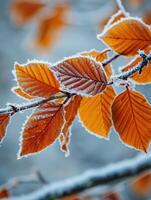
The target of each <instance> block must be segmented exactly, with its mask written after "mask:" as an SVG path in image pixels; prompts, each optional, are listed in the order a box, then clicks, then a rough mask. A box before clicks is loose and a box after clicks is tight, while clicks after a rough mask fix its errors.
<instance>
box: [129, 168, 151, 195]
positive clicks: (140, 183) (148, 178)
mask: <svg viewBox="0 0 151 200" xmlns="http://www.w3.org/2000/svg"><path fill="white" fill-rule="evenodd" d="M131 186H132V189H133V191H134V192H135V193H136V194H137V195H141V196H147V195H149V194H151V190H150V188H151V172H148V173H145V174H143V175H140V176H137V177H136V178H134V179H133V181H132V182H131Z"/></svg>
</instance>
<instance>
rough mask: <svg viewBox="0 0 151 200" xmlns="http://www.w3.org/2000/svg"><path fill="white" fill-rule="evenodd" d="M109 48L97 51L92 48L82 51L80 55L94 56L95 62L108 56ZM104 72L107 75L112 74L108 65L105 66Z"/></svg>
mask: <svg viewBox="0 0 151 200" xmlns="http://www.w3.org/2000/svg"><path fill="white" fill-rule="evenodd" d="M109 51H110V49H105V50H103V51H97V50H95V49H92V50H90V51H86V52H82V53H81V55H82V56H90V57H92V58H95V60H96V61H97V62H102V61H104V60H106V59H107V58H108V52H109ZM105 72H106V74H107V76H108V77H110V76H111V75H112V69H111V66H110V65H107V66H105Z"/></svg>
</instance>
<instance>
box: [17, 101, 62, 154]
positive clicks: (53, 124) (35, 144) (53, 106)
mask: <svg viewBox="0 0 151 200" xmlns="http://www.w3.org/2000/svg"><path fill="white" fill-rule="evenodd" d="M63 124H64V109H63V105H62V104H59V103H54V102H48V103H44V104H42V105H40V106H39V107H38V108H37V109H36V110H35V112H34V113H33V114H32V115H31V116H30V118H29V119H28V120H27V122H26V124H25V126H24V129H23V133H22V143H21V150H20V156H24V155H27V154H30V153H36V152H39V151H41V150H43V149H45V148H46V147H47V146H49V145H51V144H53V143H54V142H55V140H56V139H57V138H58V137H59V134H60V133H61V129H62V127H63Z"/></svg>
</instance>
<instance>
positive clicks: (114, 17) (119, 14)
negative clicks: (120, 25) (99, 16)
mask: <svg viewBox="0 0 151 200" xmlns="http://www.w3.org/2000/svg"><path fill="white" fill-rule="evenodd" d="M127 16H128V13H125V12H123V11H122V10H118V11H117V12H116V13H115V14H114V15H112V16H111V18H110V19H109V21H108V23H107V24H106V26H105V28H107V27H109V26H111V25H112V24H114V23H115V22H118V21H119V20H121V19H123V18H125V17H127Z"/></svg>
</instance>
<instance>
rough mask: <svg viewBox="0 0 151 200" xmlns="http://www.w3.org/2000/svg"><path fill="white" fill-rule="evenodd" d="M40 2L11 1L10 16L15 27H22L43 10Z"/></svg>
mask: <svg viewBox="0 0 151 200" xmlns="http://www.w3.org/2000/svg"><path fill="white" fill-rule="evenodd" d="M44 6H45V4H44V3H43V2H42V1H36V0H13V1H12V3H11V6H10V14H11V17H12V20H13V21H14V22H15V24H16V25H24V24H25V23H28V22H29V21H30V20H32V19H33V17H35V16H36V15H37V14H39V12H40V11H41V10H42V9H43V8H44Z"/></svg>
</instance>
